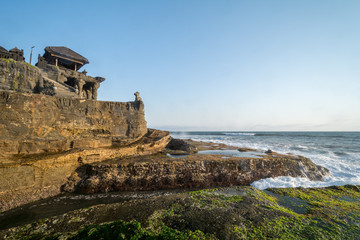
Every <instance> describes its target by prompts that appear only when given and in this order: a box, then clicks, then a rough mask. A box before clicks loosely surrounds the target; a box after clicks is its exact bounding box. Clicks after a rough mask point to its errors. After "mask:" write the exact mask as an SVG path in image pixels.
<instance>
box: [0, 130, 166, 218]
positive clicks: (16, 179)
mask: <svg viewBox="0 0 360 240" xmlns="http://www.w3.org/2000/svg"><path fill="white" fill-rule="evenodd" d="M169 140H170V134H169V132H163V131H158V130H152V129H149V131H148V132H147V134H146V135H145V136H144V137H142V138H141V139H140V140H138V141H137V142H135V143H132V144H129V145H127V146H122V147H98V148H90V147H87V148H77V149H71V150H69V151H66V152H59V153H52V154H28V155H15V156H12V157H8V158H6V159H5V158H4V159H1V161H0V211H5V210H8V209H11V208H14V207H17V206H20V205H22V204H26V203H29V202H32V201H35V200H38V199H41V198H47V197H51V196H55V195H57V194H59V193H61V186H63V185H65V184H66V183H67V181H68V178H69V177H70V176H71V175H72V174H75V172H76V171H78V169H81V166H84V165H85V166H87V165H89V164H91V163H95V162H101V161H104V160H106V159H114V158H117V159H119V158H124V157H127V156H141V155H150V154H155V153H158V152H161V151H163V150H164V148H165V146H166V145H167V143H168V142H169ZM89 142H90V140H89Z"/></svg>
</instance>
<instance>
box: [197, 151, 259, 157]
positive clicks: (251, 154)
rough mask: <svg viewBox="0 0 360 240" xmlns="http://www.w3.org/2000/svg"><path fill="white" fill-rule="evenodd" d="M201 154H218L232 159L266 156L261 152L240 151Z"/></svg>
mask: <svg viewBox="0 0 360 240" xmlns="http://www.w3.org/2000/svg"><path fill="white" fill-rule="evenodd" d="M198 153H199V154H216V155H226V156H231V157H249V158H261V157H262V155H264V154H263V153H261V152H254V151H248V152H239V151H238V150H203V151H199V152H198Z"/></svg>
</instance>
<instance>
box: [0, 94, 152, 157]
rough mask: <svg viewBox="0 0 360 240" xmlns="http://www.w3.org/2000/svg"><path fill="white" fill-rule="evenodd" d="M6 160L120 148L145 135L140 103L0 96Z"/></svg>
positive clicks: (0, 125)
mask: <svg viewBox="0 0 360 240" xmlns="http://www.w3.org/2000/svg"><path fill="white" fill-rule="evenodd" d="M0 111H1V115H0V152H1V154H2V155H3V156H4V155H13V154H33V153H45V152H59V151H66V150H70V149H73V148H82V147H110V146H124V145H127V144H130V143H132V142H135V141H137V140H139V139H140V138H141V137H143V136H144V135H145V134H146V132H147V127H146V121H145V117H144V104H143V102H142V101H134V102H127V103H121V102H103V101H92V100H83V99H73V98H58V97H52V96H47V95H42V94H29V93H18V92H10V91H0Z"/></svg>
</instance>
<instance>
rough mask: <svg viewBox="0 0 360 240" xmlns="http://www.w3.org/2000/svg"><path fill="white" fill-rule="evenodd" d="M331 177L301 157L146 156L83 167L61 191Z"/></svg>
mask: <svg viewBox="0 0 360 240" xmlns="http://www.w3.org/2000/svg"><path fill="white" fill-rule="evenodd" d="M328 174H330V173H329V171H328V170H327V169H326V168H323V167H321V166H317V165H315V164H314V163H313V162H311V161H310V159H308V158H305V157H300V156H296V157H295V156H286V155H277V156H264V157H263V158H230V159H223V158H222V157H221V156H219V155H202V154H201V155H200V154H195V155H190V156H187V157H184V158H171V157H167V156H157V157H151V156H145V157H140V158H139V157H137V158H130V159H125V160H124V159H123V160H122V161H110V162H108V163H106V162H103V163H101V164H92V165H84V166H82V167H80V168H79V169H77V171H76V172H75V173H74V175H73V176H72V177H71V178H70V179H69V181H68V182H67V184H66V185H64V186H63V189H64V190H66V191H75V192H79V193H97V192H109V191H123V190H155V189H175V188H199V187H213V186H232V185H249V184H250V183H252V182H253V181H256V180H260V179H263V178H269V177H277V176H292V177H308V178H309V179H311V180H322V178H323V176H326V175H328Z"/></svg>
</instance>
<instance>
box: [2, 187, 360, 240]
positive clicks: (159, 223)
mask: <svg viewBox="0 0 360 240" xmlns="http://www.w3.org/2000/svg"><path fill="white" fill-rule="evenodd" d="M359 202H360V187H358V186H342V187H328V188H309V189H304V188H287V189H268V190H266V191H261V190H258V189H255V188H252V187H231V188H220V189H207V190H200V191H190V192H186V193H177V194H171V195H162V196H156V197H151V198H148V199H136V200H131V201H127V202H123V203H115V204H107V205H98V206H94V207H91V208H87V209H80V210H76V211H72V212H69V213H67V214H63V215H61V216H56V217H51V218H47V219H43V220H40V221H37V222H34V223H31V224H28V225H26V226H22V227H16V228H12V229H9V230H6V231H2V232H1V233H0V237H2V238H5V239H101V238H103V239H215V238H218V239H358V236H360V204H359Z"/></svg>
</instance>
